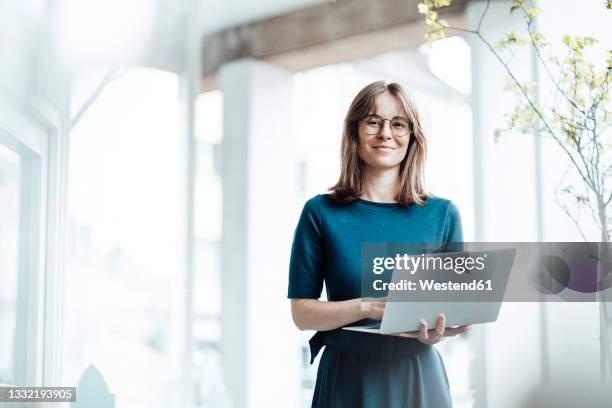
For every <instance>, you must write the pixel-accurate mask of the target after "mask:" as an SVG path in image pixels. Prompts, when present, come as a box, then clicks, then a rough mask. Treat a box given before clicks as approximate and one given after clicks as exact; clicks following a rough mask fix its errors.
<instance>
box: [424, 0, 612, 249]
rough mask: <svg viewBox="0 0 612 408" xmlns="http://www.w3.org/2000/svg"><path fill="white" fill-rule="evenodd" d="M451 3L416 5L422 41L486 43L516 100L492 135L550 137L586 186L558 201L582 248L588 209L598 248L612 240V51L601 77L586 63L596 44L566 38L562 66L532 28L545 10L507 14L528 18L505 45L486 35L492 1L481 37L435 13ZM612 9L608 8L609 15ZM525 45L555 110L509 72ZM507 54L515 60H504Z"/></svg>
mask: <svg viewBox="0 0 612 408" xmlns="http://www.w3.org/2000/svg"><path fill="white" fill-rule="evenodd" d="M451 3H452V0H425V1H423V2H422V3H420V4H419V5H418V10H419V13H421V14H423V15H424V16H425V22H426V24H427V32H426V34H425V38H426V39H427V41H428V42H429V43H431V42H432V41H433V40H436V39H441V38H444V37H445V30H447V29H450V30H455V31H460V32H464V33H468V34H473V35H475V36H477V37H478V38H479V39H480V40H481V41H482V42H483V43H484V45H485V46H486V47H487V48H488V49H489V50H490V51H491V52H492V53H493V55H494V56H495V58H496V59H497V60H498V61H499V62H500V64H501V65H502V66H503V67H504V69H505V72H506V74H507V79H506V84H505V86H504V88H505V89H506V90H508V91H511V92H514V93H515V94H516V95H517V96H518V98H517V104H516V106H515V107H514V109H513V110H512V111H510V112H508V113H507V114H506V115H505V118H506V127H505V128H501V129H497V130H496V131H495V139H496V140H497V139H498V138H499V137H501V136H503V135H506V134H509V133H512V132H513V131H518V132H520V133H535V134H537V135H544V136H549V137H551V138H552V139H553V140H554V141H555V142H556V144H557V145H558V146H559V147H560V148H561V149H562V150H563V151H564V153H565V155H566V156H567V158H568V159H569V161H570V165H571V167H573V168H574V169H575V171H576V172H577V173H578V175H579V176H580V179H581V180H582V182H583V183H582V184H583V186H582V188H581V189H578V188H576V187H575V186H572V185H566V186H563V187H560V188H558V189H557V193H558V197H560V198H562V199H563V200H564V201H563V202H562V201H558V202H559V204H560V206H561V208H563V210H564V211H565V213H566V214H567V215H568V216H569V217H570V218H571V219H572V220H573V221H574V222H575V224H576V226H577V228H578V229H579V231H580V233H581V234H582V235H583V237H584V239H585V240H586V236H585V234H584V232H583V230H582V228H581V226H580V223H579V220H578V217H579V213H580V210H582V209H587V210H588V211H589V212H590V213H591V215H592V216H593V219H594V221H595V223H596V225H597V227H598V229H599V231H600V239H601V241H602V242H609V241H610V240H611V238H612V205H611V202H612V137H611V132H610V126H611V125H612V114H611V113H610V110H609V106H608V105H609V102H610V93H609V91H610V82H611V81H612V78H611V76H612V72H611V71H612V50H608V51H607V55H606V57H605V61H604V67H603V68H602V69H600V70H597V68H596V64H595V63H593V62H590V61H588V60H587V59H586V57H585V52H586V51H587V50H588V49H589V48H590V47H592V46H594V45H595V44H596V43H597V40H596V39H595V38H592V37H582V36H569V35H564V36H563V38H562V39H561V40H562V43H563V45H564V48H565V50H566V54H565V56H564V57H563V58H558V57H557V56H556V55H554V53H552V52H548V53H547V51H548V50H549V49H550V43H549V42H548V41H547V40H546V37H545V36H544V34H542V33H541V32H538V31H536V30H535V28H534V27H535V18H536V16H537V15H538V14H540V13H541V12H542V9H541V8H538V7H533V4H534V3H535V2H534V1H531V2H527V1H525V0H513V1H512V4H511V6H510V13H511V14H513V13H520V15H521V16H522V17H523V18H524V21H525V24H526V33H525V35H523V36H520V35H519V34H517V33H515V32H508V33H507V34H506V36H505V37H504V38H502V39H501V40H499V41H497V42H496V43H491V42H490V41H489V40H487V39H486V38H485V37H484V36H483V34H482V32H481V27H482V23H483V21H484V18H485V16H486V14H487V11H488V9H489V4H490V1H487V2H486V5H485V7H484V10H483V12H482V15H481V17H480V20H479V23H478V26H477V28H476V29H465V28H459V27H451V26H450V25H449V24H448V23H447V22H446V21H445V20H444V19H441V18H440V16H439V13H438V10H439V9H441V8H443V7H446V6H450V5H451ZM611 3H612V1H610V0H608V1H607V3H606V7H607V8H608V9H609V8H611V7H612V5H611ZM524 45H529V46H530V47H531V48H532V49H533V51H534V54H535V57H536V58H537V60H538V62H539V64H541V66H542V67H543V69H544V72H545V73H546V75H545V77H546V78H547V79H548V80H549V81H550V83H551V85H552V87H553V89H554V92H555V94H554V97H553V99H552V103H551V104H550V106H543V105H542V104H541V102H540V101H539V100H538V98H537V97H536V95H535V90H536V84H535V83H534V82H532V81H520V80H519V79H518V77H517V75H516V74H515V73H514V72H513V70H512V69H511V67H510V64H509V59H511V56H512V50H513V48H514V47H519V46H524ZM545 53H547V55H546V56H545ZM505 54H508V55H510V58H509V59H504V56H505ZM568 197H569V198H570V199H569V200H568Z"/></svg>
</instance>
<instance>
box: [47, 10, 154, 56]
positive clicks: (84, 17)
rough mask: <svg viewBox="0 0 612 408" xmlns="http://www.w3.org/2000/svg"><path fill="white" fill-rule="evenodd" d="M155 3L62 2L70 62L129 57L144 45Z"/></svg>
mask: <svg viewBox="0 0 612 408" xmlns="http://www.w3.org/2000/svg"><path fill="white" fill-rule="evenodd" d="M154 6H155V2H154V0H130V1H122V0H89V1H83V0H62V1H61V3H60V24H59V27H60V28H59V36H60V41H61V44H62V47H63V49H64V51H65V53H66V57H68V58H70V60H72V61H75V60H78V61H82V60H99V59H100V58H113V57H115V58H117V57H118V56H120V55H128V54H129V53H131V52H134V51H135V50H137V49H138V48H139V46H142V45H144V43H145V41H146V39H147V38H148V35H147V34H148V30H149V28H150V27H151V23H152V18H153V13H154V10H155V9H154Z"/></svg>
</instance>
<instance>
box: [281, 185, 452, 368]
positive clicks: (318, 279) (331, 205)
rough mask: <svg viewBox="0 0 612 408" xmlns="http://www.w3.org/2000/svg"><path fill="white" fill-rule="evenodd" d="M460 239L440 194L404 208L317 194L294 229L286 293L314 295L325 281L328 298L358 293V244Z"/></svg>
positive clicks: (314, 347)
mask: <svg viewBox="0 0 612 408" xmlns="http://www.w3.org/2000/svg"><path fill="white" fill-rule="evenodd" d="M462 241H463V235H462V229H461V218H460V216H459V211H458V209H457V207H456V206H455V204H454V203H453V202H451V201H450V200H447V199H444V198H440V197H435V196H431V197H429V198H428V199H427V200H426V202H425V204H424V205H418V204H410V205H409V206H407V207H402V206H400V205H399V204H395V203H377V202H372V201H366V200H362V199H357V200H355V201H353V202H352V203H349V204H340V203H337V202H335V201H333V200H332V198H331V196H330V195H329V194H319V195H317V196H315V197H313V198H311V199H310V200H308V201H307V202H306V204H305V205H304V208H303V210H302V214H301V216H300V219H299V221H298V224H297V227H296V229H295V234H294V238H293V246H292V249H291V260H290V266H289V288H288V297H289V298H307V299H318V298H319V297H320V296H321V292H322V288H323V283H324V282H325V288H326V291H327V299H328V300H330V301H337V300H348V299H354V298H359V297H361V265H360V263H361V256H360V255H361V254H360V251H361V244H362V243H366V242H427V243H450V242H462ZM343 332H345V333H342V336H345V337H346V336H348V335H349V334H347V333H346V331H343ZM326 333H327V332H326ZM356 335H358V334H357V333H355V334H352V333H351V334H350V336H356ZM375 336H376V337H377V338H379V337H386V338H388V337H389V336H378V335H375ZM362 337H364V336H362ZM394 339H398V338H395V337H394ZM404 340H413V339H404ZM313 341H314V344H313ZM343 341H344V340H343ZM377 341H383V340H380V339H379V340H377ZM386 341H390V340H386ZM393 341H395V340H393ZM351 342H352V343H355V338H352V339H351ZM358 342H359V341H357V343H358ZM410 343H412V344H414V341H411V342H410ZM324 344H329V343H326V341H325V338H324V337H323V336H321V334H320V333H319V336H318V337H317V336H315V337H313V340H311V351H312V360H314V357H315V356H316V354H317V353H318V351H319V350H320V348H321V347H322V346H323V345H324ZM381 347H382V348H384V347H383V346H381ZM370 348H372V347H371V345H370ZM312 360H311V361H312Z"/></svg>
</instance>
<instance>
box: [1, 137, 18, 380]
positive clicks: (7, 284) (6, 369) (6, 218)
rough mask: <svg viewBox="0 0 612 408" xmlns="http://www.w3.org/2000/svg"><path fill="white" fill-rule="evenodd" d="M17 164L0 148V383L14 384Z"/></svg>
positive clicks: (13, 154) (7, 152)
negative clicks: (0, 334)
mask: <svg viewBox="0 0 612 408" xmlns="http://www.w3.org/2000/svg"><path fill="white" fill-rule="evenodd" d="M20 167H21V160H20V158H19V156H18V155H17V154H16V153H14V152H13V151H11V150H9V149H7V148H6V147H4V146H2V145H0V220H2V221H1V222H0V282H2V284H0V333H2V336H0V383H15V382H16V376H15V356H16V353H15V337H16V334H17V332H16V330H17V279H18V264H17V262H18V250H19V214H20V211H19V201H20V200H19V190H20V179H21V176H20Z"/></svg>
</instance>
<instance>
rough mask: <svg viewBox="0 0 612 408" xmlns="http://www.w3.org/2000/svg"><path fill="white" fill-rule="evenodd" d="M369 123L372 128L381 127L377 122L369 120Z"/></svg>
mask: <svg viewBox="0 0 612 408" xmlns="http://www.w3.org/2000/svg"><path fill="white" fill-rule="evenodd" d="M367 123H368V125H370V126H380V122H378V121H376V120H369V121H368V122H367Z"/></svg>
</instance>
